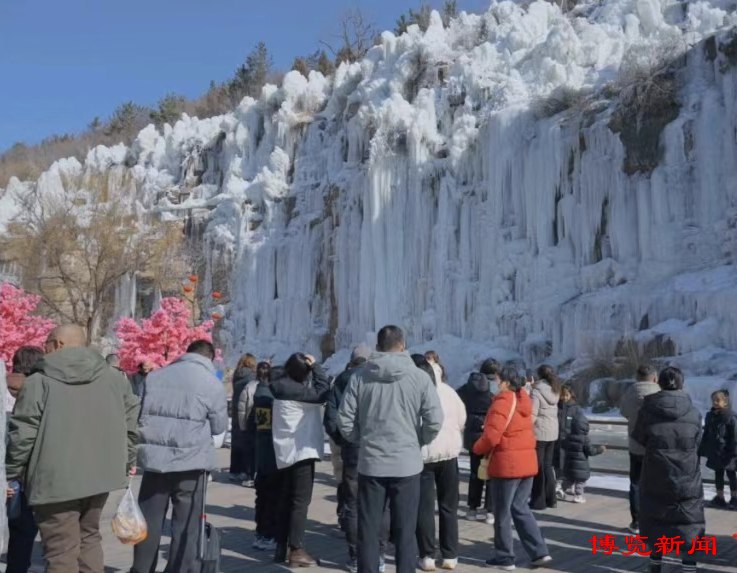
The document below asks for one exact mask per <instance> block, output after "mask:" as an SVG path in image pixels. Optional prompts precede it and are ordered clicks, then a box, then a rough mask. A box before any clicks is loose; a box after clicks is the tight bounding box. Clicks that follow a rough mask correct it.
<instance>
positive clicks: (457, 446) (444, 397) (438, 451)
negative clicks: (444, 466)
mask: <svg viewBox="0 0 737 573" xmlns="http://www.w3.org/2000/svg"><path fill="white" fill-rule="evenodd" d="M437 391H438V397H439V398H440V406H441V407H442V409H443V425H442V427H441V428H440V432H439V433H438V435H437V436H436V437H435V439H434V440H433V441H432V442H431V443H430V444H429V445H427V446H424V447H423V448H422V461H423V462H424V463H426V464H427V463H432V462H442V461H444V460H452V459H453V458H457V457H458V454H460V453H461V449H462V448H463V429H464V428H465V427H466V407H465V406H464V405H463V401H462V400H461V399H460V397H459V396H458V394H457V393H456V391H455V390H453V388H451V387H450V386H448V385H447V384H443V383H441V384H438V386H437Z"/></svg>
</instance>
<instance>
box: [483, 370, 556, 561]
mask: <svg viewBox="0 0 737 573" xmlns="http://www.w3.org/2000/svg"><path fill="white" fill-rule="evenodd" d="M524 385H525V379H524V378H523V377H521V376H520V375H519V374H518V373H517V371H516V370H515V369H514V368H504V369H503V370H502V372H501V382H500V383H499V393H498V394H497V395H496V397H495V398H494V401H493V402H492V404H491V408H490V409H489V413H488V414H487V415H486V420H485V421H484V433H483V435H482V436H481V437H480V438H479V439H478V440H477V441H476V443H475V444H474V446H473V452H474V453H475V454H476V455H479V456H491V457H490V459H489V465H488V470H487V471H488V476H489V477H490V478H491V479H492V489H491V491H492V492H493V495H494V550H495V551H494V555H493V556H492V557H491V558H490V559H489V560H487V561H486V564H487V565H488V566H490V567H492V568H496V569H500V570H502V571H513V570H514V569H515V564H514V547H513V540H512V523H511V522H512V521H514V527H515V528H516V529H517V533H518V535H519V537H520V540H521V542H522V547H523V548H524V549H525V551H526V552H527V554H528V555H529V557H530V560H531V566H532V567H540V566H542V565H545V564H546V563H549V562H550V561H552V558H551V557H550V553H549V551H548V547H547V545H546V544H545V539H543V536H542V533H541V532H540V527H539V526H538V524H537V521H535V516H534V515H533V514H532V511H531V509H530V507H529V505H528V500H529V499H530V495H531V493H532V481H533V477H534V476H535V475H536V474H537V470H538V464H537V456H536V451H535V432H534V430H533V422H532V401H531V399H530V397H529V395H528V394H527V392H525V391H524Z"/></svg>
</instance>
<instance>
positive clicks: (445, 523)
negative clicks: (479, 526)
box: [416, 458, 458, 559]
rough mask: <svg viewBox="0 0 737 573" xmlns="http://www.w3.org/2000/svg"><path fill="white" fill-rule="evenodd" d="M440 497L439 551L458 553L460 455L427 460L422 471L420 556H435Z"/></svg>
mask: <svg viewBox="0 0 737 573" xmlns="http://www.w3.org/2000/svg"><path fill="white" fill-rule="evenodd" d="M436 499H437V501H438V510H439V511H438V521H439V523H440V554H441V555H442V557H443V559H456V558H457V557H458V458H453V459H452V460H444V461H442V462H434V463H429V464H425V468H424V469H423V470H422V474H420V506H419V512H418V516H417V531H416V533H417V547H418V549H419V551H420V557H432V558H433V559H434V558H435V550H436V546H435V500H436Z"/></svg>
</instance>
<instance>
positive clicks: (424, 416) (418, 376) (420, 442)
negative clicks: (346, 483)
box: [338, 326, 443, 573]
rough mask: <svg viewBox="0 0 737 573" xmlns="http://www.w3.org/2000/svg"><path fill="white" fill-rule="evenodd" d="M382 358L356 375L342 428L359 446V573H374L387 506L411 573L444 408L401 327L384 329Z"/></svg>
mask: <svg viewBox="0 0 737 573" xmlns="http://www.w3.org/2000/svg"><path fill="white" fill-rule="evenodd" d="M376 349H377V351H378V352H376V353H375V354H372V355H371V357H370V358H369V360H368V362H366V363H365V364H364V365H363V366H360V367H359V368H357V369H356V370H355V372H354V373H353V374H352V375H351V378H350V381H349V383H348V387H347V388H346V391H345V394H344V395H343V402H342V404H341V406H340V410H339V412H338V429H339V430H340V433H341V434H342V435H343V437H344V438H345V439H346V440H347V441H348V442H351V443H353V444H357V445H358V448H359V450H358V507H359V508H360V510H359V512H358V571H364V572H365V571H375V570H376V568H377V566H378V563H379V541H380V530H381V522H382V518H383V514H384V506H385V503H386V502H387V501H388V502H389V509H390V511H391V518H392V531H393V533H394V544H395V547H396V564H397V565H396V569H397V573H414V570H415V557H416V556H417V547H416V542H415V529H416V527H417V512H418V509H419V503H420V474H421V473H422V469H423V467H424V464H423V461H422V446H425V445H428V444H429V443H430V442H432V441H433V439H434V438H435V436H437V434H438V432H439V431H440V428H441V426H442V424H443V410H442V407H441V405H440V399H439V398H438V393H437V392H436V390H435V387H434V385H433V382H432V380H431V379H430V376H428V375H427V374H426V373H425V372H424V371H423V370H420V369H419V368H417V367H416V366H415V363H414V362H413V361H412V359H411V358H410V356H409V354H408V353H407V352H406V351H405V344H404V333H403V332H402V330H401V329H400V328H398V327H396V326H385V327H384V328H382V329H381V330H380V331H379V335H378V341H377V345H376Z"/></svg>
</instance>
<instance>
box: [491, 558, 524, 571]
mask: <svg viewBox="0 0 737 573" xmlns="http://www.w3.org/2000/svg"><path fill="white" fill-rule="evenodd" d="M486 565H487V566H488V567H491V568H492V569H499V570H500V571H514V570H515V569H517V567H515V566H514V563H510V562H509V561H499V560H497V559H496V558H495V557H492V558H491V559H487V560H486Z"/></svg>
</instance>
